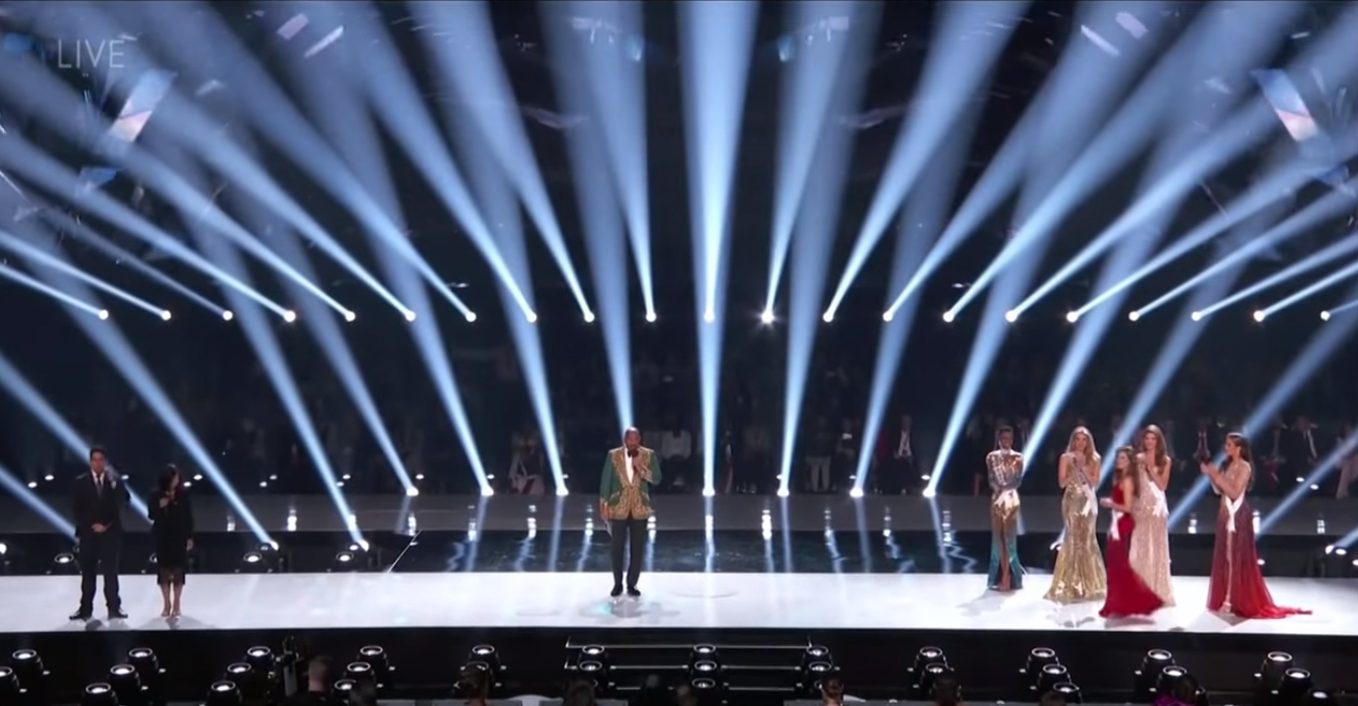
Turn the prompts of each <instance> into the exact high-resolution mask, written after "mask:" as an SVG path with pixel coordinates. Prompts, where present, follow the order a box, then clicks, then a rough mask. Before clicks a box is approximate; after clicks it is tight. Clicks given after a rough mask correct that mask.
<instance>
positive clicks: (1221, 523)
mask: <svg viewBox="0 0 1358 706" xmlns="http://www.w3.org/2000/svg"><path fill="white" fill-rule="evenodd" d="M1228 502H1229V501H1228V500H1227V499H1226V498H1222V501H1221V511H1220V513H1218V515H1217V536H1216V544H1215V549H1214V550H1213V551H1212V579H1211V582H1210V583H1209V584H1208V587H1207V609H1208V610H1212V611H1228V612H1231V613H1234V614H1235V615H1238V616H1240V617H1242V618H1285V617H1287V616H1289V615H1301V614H1309V613H1310V612H1311V611H1309V610H1302V609H1300V608H1286V607H1283V606H1278V605H1274V603H1273V596H1271V595H1269V592H1268V587H1267V586H1265V585H1264V575H1263V573H1261V572H1260V571H1259V555H1258V554H1257V553H1256V552H1255V548H1254V513H1253V512H1252V511H1251V510H1250V505H1249V503H1248V502H1246V501H1245V497H1244V496H1243V495H1242V496H1240V499H1239V500H1238V501H1237V503H1238V504H1235V505H1234V507H1235V512H1234V513H1232V512H1231V509H1230V507H1231V506H1230V505H1228Z"/></svg>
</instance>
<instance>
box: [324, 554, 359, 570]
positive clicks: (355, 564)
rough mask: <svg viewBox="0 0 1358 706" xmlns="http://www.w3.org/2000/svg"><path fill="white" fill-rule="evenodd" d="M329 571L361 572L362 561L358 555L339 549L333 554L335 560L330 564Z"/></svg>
mask: <svg viewBox="0 0 1358 706" xmlns="http://www.w3.org/2000/svg"><path fill="white" fill-rule="evenodd" d="M330 570H331V571H336V572H339V571H362V570H363V561H362V559H361V558H360V556H359V554H358V553H356V552H352V551H349V550H348V549H341V550H339V551H338V552H336V553H335V559H334V560H333V561H331V562H330Z"/></svg>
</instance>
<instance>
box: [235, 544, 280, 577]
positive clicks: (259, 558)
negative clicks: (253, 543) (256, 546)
mask: <svg viewBox="0 0 1358 706" xmlns="http://www.w3.org/2000/svg"><path fill="white" fill-rule="evenodd" d="M236 573H238V574H270V573H273V567H271V566H269V558H268V557H267V556H266V555H265V553H264V552H262V551H259V550H254V551H248V552H246V553H245V554H243V555H241V558H240V565H239V566H237V567H236Z"/></svg>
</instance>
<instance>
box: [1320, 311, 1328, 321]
mask: <svg viewBox="0 0 1358 706" xmlns="http://www.w3.org/2000/svg"><path fill="white" fill-rule="evenodd" d="M1320 320H1321V321H1329V320H1330V312H1328V311H1322V312H1320Z"/></svg>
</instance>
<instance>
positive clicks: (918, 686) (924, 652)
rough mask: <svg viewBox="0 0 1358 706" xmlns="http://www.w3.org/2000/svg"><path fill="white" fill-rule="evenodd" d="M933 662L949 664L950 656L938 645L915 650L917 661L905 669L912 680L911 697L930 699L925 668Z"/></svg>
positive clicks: (910, 680)
mask: <svg viewBox="0 0 1358 706" xmlns="http://www.w3.org/2000/svg"><path fill="white" fill-rule="evenodd" d="M931 664H941V665H943V666H945V667H946V666H947V665H948V657H947V655H945V654H943V650H942V649H940V648H938V647H921V648H919V650H918V651H916V652H915V661H914V663H913V664H911V665H910V667H909V668H908V669H906V670H905V673H906V676H907V677H908V679H909V682H910V690H911V698H913V699H915V700H928V699H929V698H930V694H929V689H928V687H929V686H930V685H929V684H926V683H925V668H926V667H928V666H929V665H931Z"/></svg>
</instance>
